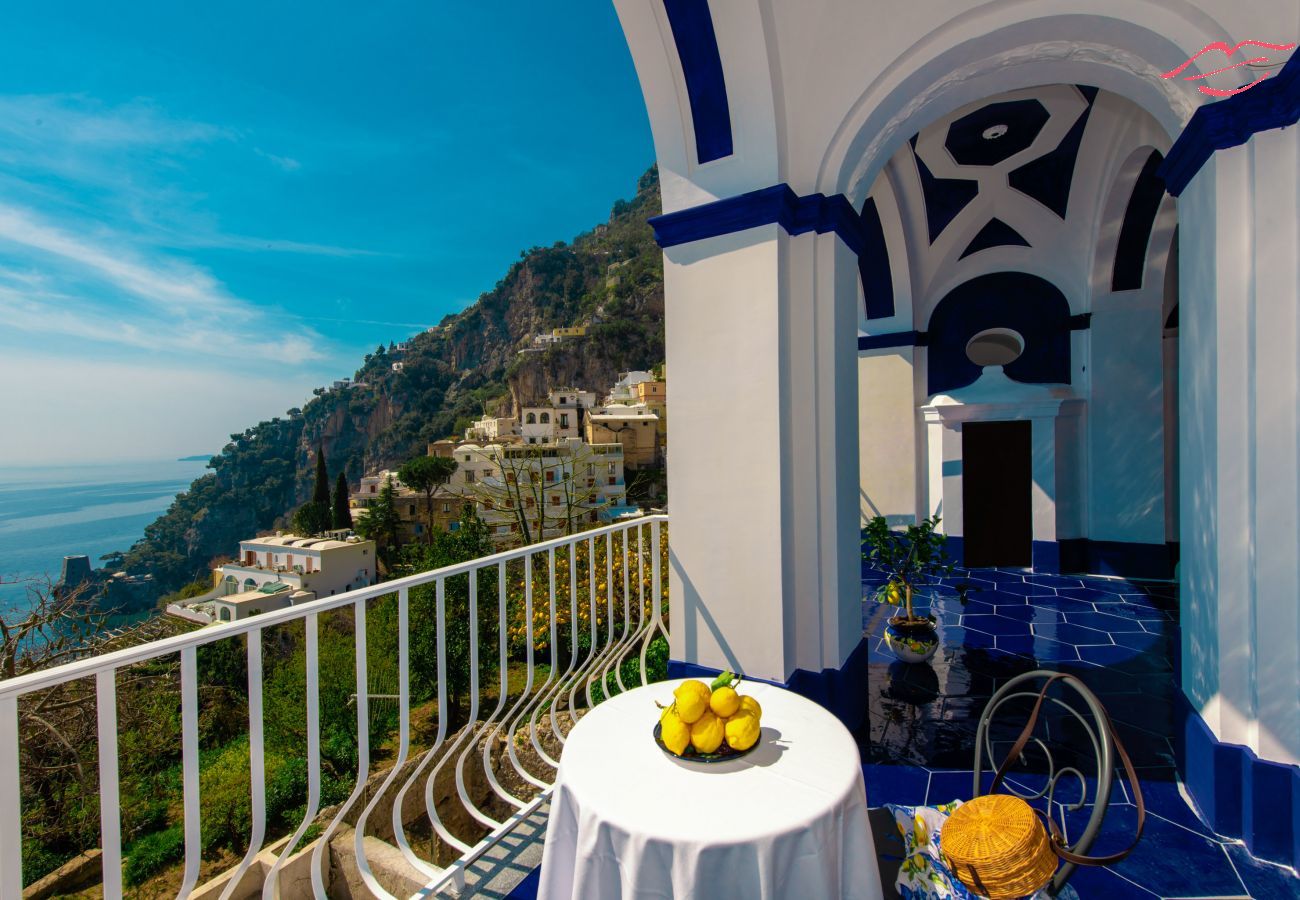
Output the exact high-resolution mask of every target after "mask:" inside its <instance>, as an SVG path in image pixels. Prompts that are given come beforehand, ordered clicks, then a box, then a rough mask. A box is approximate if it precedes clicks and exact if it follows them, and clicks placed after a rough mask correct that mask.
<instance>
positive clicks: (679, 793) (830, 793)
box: [538, 681, 883, 900]
mask: <svg viewBox="0 0 1300 900" xmlns="http://www.w3.org/2000/svg"><path fill="white" fill-rule="evenodd" d="M678 684H680V681H667V682H660V683H658V684H652V685H649V686H647V687H641V688H637V689H635V690H632V691H628V692H626V693H624V694H620V695H618V696H616V697H614V698H613V699H611V700H608V701H606V702H604V703H602V704H600V705H599V706H597V707H596V708H595V709H593V710H591V711H590V712H589V713H587V715H586V716H584V717H583V718H582V719H581V720H580V721H579V722H578V724H577V726H576V727H575V728H574V729H573V731H572V732H571V733H570V734H569V736H568V740H567V742H566V743H565V745H564V752H563V755H562V756H561V757H560V771H559V774H558V776H557V777H556V782H555V790H554V793H553V794H552V796H551V812H550V819H549V822H548V824H547V828H546V845H545V848H544V850H543V853H542V872H541V888H540V891H539V893H538V896H539V898H541V900H570V898H583V900H588V898H590V900H616V898H620V897H637V898H642V897H646V898H670V897H671V898H699V900H724V898H732V897H734V898H745V900H776V898H787V897H788V898H796V900H817V898H823V897H825V898H846V900H856V898H862V900H868V898H870V900H875V898H880V897H882V896H883V893H882V891H881V887H880V873H879V869H878V867H877V864H876V854H875V849H874V846H873V844H872V840H871V826H870V824H869V823H868V821H867V804H866V791H865V788H864V785H863V781H862V764H861V761H860V759H859V756H858V748H857V745H856V744H855V743H854V741H853V737H852V736H851V735H850V734H849V732H848V730H847V729H846V728H845V727H844V726H843V725H842V724H841V723H840V721H839V720H838V719H836V718H835V717H834V716H833V715H831V714H830V713H829V712H827V711H826V710H825V709H823V708H822V707H820V706H818V705H817V704H815V703H813V702H812V701H810V700H806V699H804V698H803V697H800V696H799V695H797V694H794V693H791V692H790V691H787V690H784V689H782V688H778V687H775V686H772V685H768V684H761V683H757V682H748V681H747V682H743V683H742V685H741V688H740V692H741V693H742V694H752V695H753V696H754V698H755V699H757V700H758V702H759V703H760V704H762V706H763V735H762V738H761V740H760V742H759V745H758V746H757V747H756V748H755V749H754V750H753V751H751V752H750V753H749V754H748V755H747V756H745V757H743V758H741V759H737V760H731V761H729V762H725V763H698V762H686V761H683V760H678V759H675V758H673V757H670V756H669V755H668V754H666V753H664V752H663V751H662V750H660V749H659V747H658V745H657V744H656V743H655V742H654V739H653V738H652V736H651V732H652V730H653V729H654V726H655V723H656V722H657V721H658V717H659V710H658V709H657V708H656V707H655V703H654V701H656V700H657V701H659V702H660V703H665V704H667V703H670V702H672V691H673V688H675V687H676V686H677V685H678Z"/></svg>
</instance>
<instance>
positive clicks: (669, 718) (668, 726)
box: [659, 706, 691, 756]
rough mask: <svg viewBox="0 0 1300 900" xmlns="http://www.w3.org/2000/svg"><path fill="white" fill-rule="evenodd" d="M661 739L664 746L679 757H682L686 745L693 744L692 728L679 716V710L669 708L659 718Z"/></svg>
mask: <svg viewBox="0 0 1300 900" xmlns="http://www.w3.org/2000/svg"><path fill="white" fill-rule="evenodd" d="M659 739H660V740H662V741H663V742H664V746H665V747H667V748H668V749H669V750H671V751H673V752H674V753H676V754H677V755H679V756H680V755H681V754H682V752H683V751H684V750H685V749H686V745H687V744H689V743H690V742H691V728H690V726H689V725H687V724H686V723H685V722H683V721H682V719H681V716H679V715H677V710H676V709H674V708H673V707H671V706H670V707H668V708H667V709H666V710H664V714H663V715H662V716H660V717H659Z"/></svg>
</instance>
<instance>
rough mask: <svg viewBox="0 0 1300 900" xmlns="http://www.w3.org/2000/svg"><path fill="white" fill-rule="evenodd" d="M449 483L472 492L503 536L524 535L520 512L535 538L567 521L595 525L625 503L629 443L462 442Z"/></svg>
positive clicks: (559, 530) (504, 539)
mask: <svg viewBox="0 0 1300 900" xmlns="http://www.w3.org/2000/svg"><path fill="white" fill-rule="evenodd" d="M454 458H455V460H456V463H457V469H456V471H455V473H454V474H453V475H452V477H451V480H450V481H449V482H448V484H447V490H448V491H450V492H452V493H454V494H459V495H461V496H466V497H473V498H474V499H475V506H476V510H477V512H478V515H479V517H480V518H481V519H483V521H484V522H485V523H486V524H487V525H488V526H489V527H490V528H491V529H492V532H493V536H494V538H495V539H496V540H497V541H499V542H501V543H516V542H518V541H519V540H520V538H521V534H522V530H521V528H520V522H519V519H520V514H521V512H522V514H523V516H525V517H526V518H527V519H528V520H529V523H530V528H531V532H530V536H531V537H532V538H533V540H538V539H540V538H542V537H556V536H558V535H561V534H564V533H566V531H567V523H568V522H570V521H571V522H573V523H574V524H575V525H583V526H584V527H585V526H587V525H592V524H596V523H597V522H598V521H600V518H601V516H602V513H607V512H608V511H610V510H615V509H620V510H626V509H627V486H626V484H625V481H624V475H623V448H622V447H621V446H620V445H619V444H595V445H591V444H584V443H583V442H582V441H581V440H578V439H577V438H568V439H565V440H560V441H553V442H548V443H539V444H533V445H530V444H518V443H516V444H485V445H482V446H479V445H475V444H462V445H461V446H459V447H457V448H456V452H455V457H454Z"/></svg>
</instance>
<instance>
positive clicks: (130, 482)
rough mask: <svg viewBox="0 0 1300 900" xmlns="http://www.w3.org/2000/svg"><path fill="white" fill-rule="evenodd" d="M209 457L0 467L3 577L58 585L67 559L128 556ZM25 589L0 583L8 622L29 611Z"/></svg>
mask: <svg viewBox="0 0 1300 900" xmlns="http://www.w3.org/2000/svg"><path fill="white" fill-rule="evenodd" d="M206 466H207V460H206V458H205V459H204V460H202V461H199V460H175V459H173V460H162V461H158V462H137V463H114V464H107V465H76V466H30V467H8V466H0V579H2V580H3V581H5V582H11V581H13V580H14V579H24V578H34V577H35V578H41V577H49V578H50V579H51V580H57V579H58V577H59V573H60V571H61V570H62V567H63V557H64V556H74V555H79V554H84V555H86V556H89V557H90V564H91V566H93V567H95V568H98V567H99V566H101V565H102V563H101V562H100V557H101V556H103V555H104V554H106V553H112V552H113V551H115V550H122V551H125V550H129V549H130V548H131V545H132V544H134V543H135V542H136V541H137V540H139V539H140V538H141V537H143V536H144V529H145V526H146V525H148V524H149V523H151V522H152V521H153V520H154V519H156V518H158V516H160V515H161V514H162V513H164V512H166V510H167V507H169V506H170V505H171V502H172V500H173V499H174V498H175V497H176V495H177V494H178V493H180V492H182V491H184V490H186V489H188V488H189V486H190V483H191V482H192V481H193V480H194V479H195V478H198V477H199V476H200V475H202V474H203V472H204V470H205V468H206ZM29 604H30V600H29V598H28V592H27V587H26V586H25V585H22V584H9V583H6V584H0V612H3V613H4V614H5V615H6V617H8V616H9V615H12V614H13V613H15V612H19V611H21V610H22V609H23V608H25V607H27V606H29Z"/></svg>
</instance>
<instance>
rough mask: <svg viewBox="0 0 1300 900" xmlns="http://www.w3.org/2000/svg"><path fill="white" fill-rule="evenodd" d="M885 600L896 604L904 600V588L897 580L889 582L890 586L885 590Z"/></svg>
mask: <svg viewBox="0 0 1300 900" xmlns="http://www.w3.org/2000/svg"><path fill="white" fill-rule="evenodd" d="M885 602H886V603H892V604H893V605H894V606H897V605H898V604H900V603H902V602H903V589H902V588H900V587H899V586H898V582H897V581H891V582H889V588H888V589H887V590H886V591H885Z"/></svg>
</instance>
